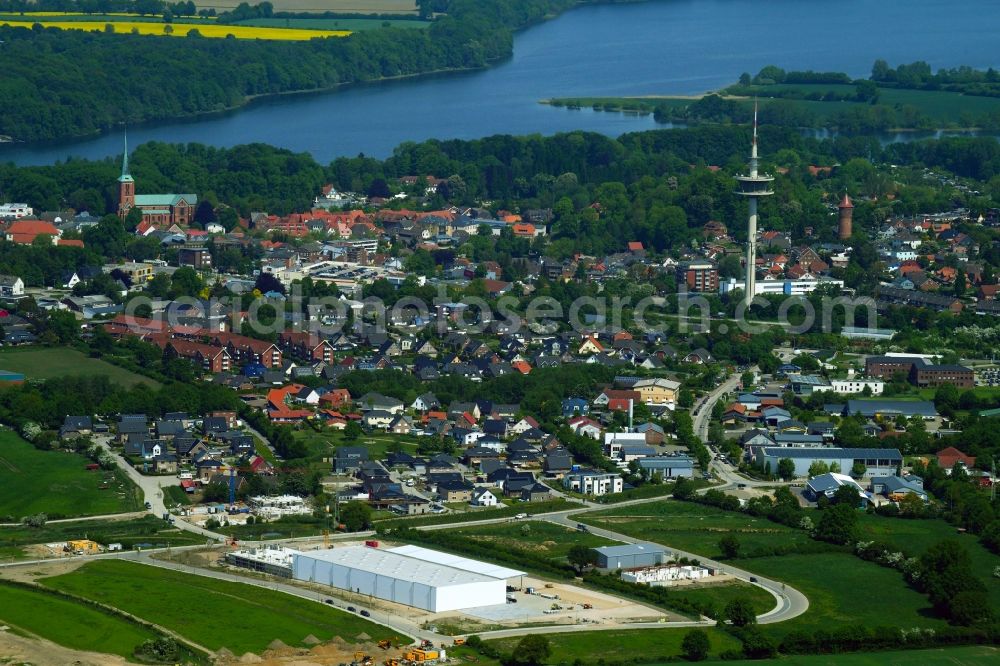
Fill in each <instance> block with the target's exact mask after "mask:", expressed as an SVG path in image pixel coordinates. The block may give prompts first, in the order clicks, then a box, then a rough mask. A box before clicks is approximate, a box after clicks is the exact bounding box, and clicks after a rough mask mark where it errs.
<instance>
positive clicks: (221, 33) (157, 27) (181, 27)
mask: <svg viewBox="0 0 1000 666" xmlns="http://www.w3.org/2000/svg"><path fill="white" fill-rule="evenodd" d="M0 24H2V25H9V26H12V27H21V28H30V27H31V26H32V25H34V24H35V22H34V21H6V20H4V21H0ZM42 25H44V26H45V27H46V28H62V29H63V30H90V31H94V30H97V31H99V32H104V30H105V27H104V26H106V25H111V26H114V29H115V32H117V33H131V32H138V33H139V34H140V35H170V36H172V37H186V36H187V33H188V31H190V30H197V31H198V32H200V33H201V35H202V37H214V38H225V37H228V36H229V35H233V36H234V37H236V38H237V39H272V40H282V41H306V40H309V39H314V38H316V37H347V36H348V35H350V34H351V31H350V30H299V29H296V28H258V27H255V26H249V25H206V24H205V23H181V22H178V21H174V22H173V23H147V22H142V21H114V22H111V23H109V22H107V21H45V22H44V23H42ZM168 25H169V26H170V27H171V29H172V32H169V33H167V32H165V29H166V27H167V26H168Z"/></svg>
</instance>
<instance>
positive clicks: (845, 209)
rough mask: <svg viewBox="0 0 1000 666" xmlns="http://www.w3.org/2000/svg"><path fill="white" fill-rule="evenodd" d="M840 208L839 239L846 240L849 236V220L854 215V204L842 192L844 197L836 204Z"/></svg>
mask: <svg viewBox="0 0 1000 666" xmlns="http://www.w3.org/2000/svg"><path fill="white" fill-rule="evenodd" d="M838 208H839V209H840V240H847V239H848V238H850V237H851V233H852V231H851V221H852V218H853V217H854V204H852V203H851V198H850V197H849V196H847V193H846V192H845V193H844V198H843V200H842V201H841V202H840V205H839V206H838Z"/></svg>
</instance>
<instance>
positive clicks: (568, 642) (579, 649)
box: [489, 628, 757, 664]
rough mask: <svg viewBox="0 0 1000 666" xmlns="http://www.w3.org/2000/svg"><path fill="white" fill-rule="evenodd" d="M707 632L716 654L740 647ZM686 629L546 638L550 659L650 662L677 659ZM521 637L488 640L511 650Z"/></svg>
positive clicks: (722, 634)
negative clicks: (550, 652)
mask: <svg viewBox="0 0 1000 666" xmlns="http://www.w3.org/2000/svg"><path fill="white" fill-rule="evenodd" d="M706 631H707V632H708V638H709V641H710V643H711V654H712V655H713V656H718V655H719V654H720V653H722V652H725V651H726V650H739V649H740V642H739V641H738V640H736V639H735V638H733V637H732V636H730V635H729V634H728V633H726V632H724V631H721V630H719V629H715V628H710V629H706ZM687 632H688V630H687V629H632V630H622V631H581V632H573V633H571V634H549V635H548V636H547V638H548V639H549V644H550V645H551V647H552V657H551V659H550V662H551V663H557V664H571V663H575V662H576V661H577V660H580V662H582V663H584V664H596V663H601V664H603V663H605V662H608V663H611V662H614V663H628V662H631V661H633V660H634V661H637V662H640V663H650V662H655V661H656V660H657V659H663V660H667V659H670V658H675V659H676V658H677V657H678V656H679V655H680V654H681V641H683V640H684V635H685V634H686V633H687ZM518 640H519V639H511V638H504V639H497V640H493V641H489V644H490V645H493V646H495V647H497V648H499V649H500V650H501V651H505V652H511V651H513V649H514V647H515V646H516V645H517V641H518ZM728 663H732V662H728ZM754 663H757V662H754Z"/></svg>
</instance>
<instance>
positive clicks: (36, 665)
mask: <svg viewBox="0 0 1000 666" xmlns="http://www.w3.org/2000/svg"><path fill="white" fill-rule="evenodd" d="M0 661H3V663H8V662H9V663H13V664H18V663H22V662H23V663H30V664H32V666H66V664H74V666H126V665H127V664H132V663H134V662H131V661H126V660H124V659H122V658H121V657H116V656H114V655H109V654H101V653H99V652H82V651H80V650H70V649H69V648H64V647H61V646H59V645H56V644H55V643H52V642H51V641H47V640H43V639H41V638H24V637H22V636H15V635H14V634H12V633H10V632H7V631H3V632H0Z"/></svg>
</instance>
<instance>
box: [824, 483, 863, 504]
mask: <svg viewBox="0 0 1000 666" xmlns="http://www.w3.org/2000/svg"><path fill="white" fill-rule="evenodd" d="M830 503H831V504H846V505H847V506H849V507H851V508H852V509H854V508H857V506H858V505H859V504H860V503H861V495H860V494H859V493H858V489H857V488H855V487H854V486H853V485H850V484H844V485H842V486H840V487H839V488H837V490H836V492H834V493H833V498H832V499H831V500H830Z"/></svg>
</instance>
